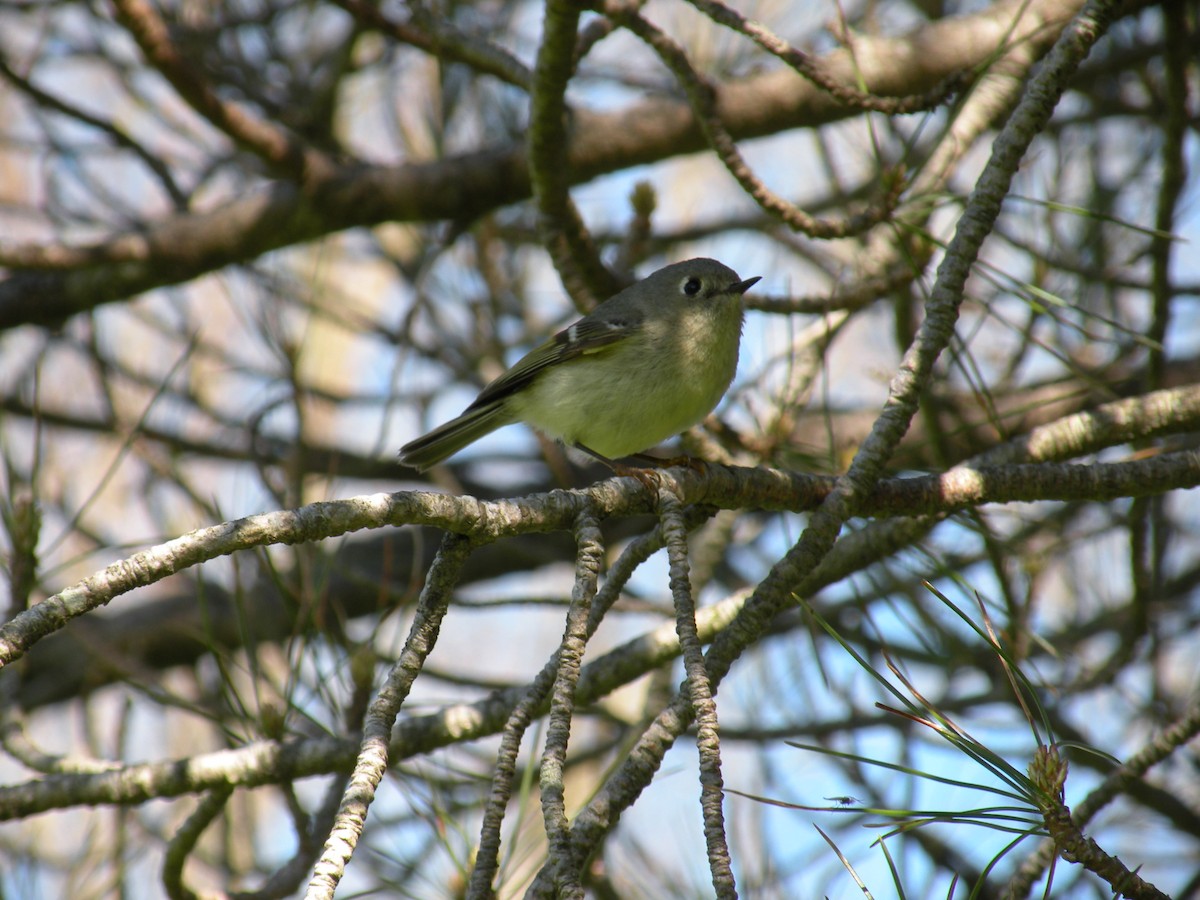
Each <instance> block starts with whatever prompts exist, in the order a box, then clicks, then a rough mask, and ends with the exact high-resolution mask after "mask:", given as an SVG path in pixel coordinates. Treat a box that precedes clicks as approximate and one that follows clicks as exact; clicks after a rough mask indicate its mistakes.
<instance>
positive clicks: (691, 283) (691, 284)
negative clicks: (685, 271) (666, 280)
mask: <svg viewBox="0 0 1200 900" xmlns="http://www.w3.org/2000/svg"><path fill="white" fill-rule="evenodd" d="M680 289H681V290H682V291H683V292H684V293H685V294H687V295H688V296H689V297H695V296H696V295H697V294H698V293H700V279H699V278H696V277H695V276H693V277H691V278H687V279H684V282H683V284H682V285H680Z"/></svg>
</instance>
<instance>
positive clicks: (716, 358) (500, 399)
mask: <svg viewBox="0 0 1200 900" xmlns="http://www.w3.org/2000/svg"><path fill="white" fill-rule="evenodd" d="M759 280H760V277H759V276H755V277H753V278H747V279H744V280H743V279H740V278H739V277H738V275H737V273H736V272H735V271H734V270H733V269H731V268H729V267H728V266H726V265H724V264H722V263H720V262H717V261H716V260H714V259H707V258H697V259H688V260H684V261H682V262H677V263H674V264H672V265H668V266H665V267H664V268H661V269H659V270H657V271H656V272H654V273H652V274H650V275H648V276H647V277H646V278H644V279H642V280H641V281H638V282H635V283H634V284H632V285H630V286H629V287H627V288H625V289H624V290H622V291H620V292H618V293H617V294H614V295H613V296H612V297H610V298H609V299H607V300H605V301H604V302H603V303H601V304H600V305H598V306H597V307H596V308H595V309H594V310H592V312H590V313H589V314H588V315H586V316H584V317H583V318H582V319H580V320H579V321H577V322H575V323H574V324H573V325H570V326H568V327H567V328H564V329H563V330H562V331H560V332H558V333H557V334H555V335H554V336H553V337H551V338H549V339H548V340H547V341H545V342H544V343H543V344H541V345H539V346H538V347H535V348H534V349H533V350H531V351H530V352H529V353H527V354H525V356H523V357H521V359H519V360H518V361H517V362H516V363H515V364H514V365H513V366H512V367H511V368H509V369H508V370H507V371H506V372H504V373H503V374H502V375H500V376H499V377H498V378H496V379H495V380H494V381H492V382H491V383H490V384H488V385H487V386H486V387H485V388H484V389H483V390H482V391H480V393H479V396H478V397H476V398H475V400H474V401H473V402H472V403H471V404H470V406H468V407H467V408H466V409H465V410H464V411H463V412H462V414H461V415H459V416H458V417H457V418H455V419H452V420H451V421H449V422H447V423H445V424H444V425H441V426H439V427H437V428H435V429H433V430H432V431H430V432H429V433H428V434H425V435H422V436H421V437H419V438H417V439H415V440H413V441H410V442H409V443H407V444H405V445H404V446H403V447H402V448H401V449H400V454H399V457H400V462H401V463H403V464H405V465H408V466H412V467H413V468H415V469H417V470H418V471H420V472H424V471H425V470H427V469H429V468H430V467H432V466H435V465H437V464H438V463H440V462H442V461H443V460H445V459H446V458H448V457H450V456H452V455H453V454H455V453H457V452H458V451H459V450H461V449H463V448H464V447H466V446H467V445H468V444H471V443H474V442H475V441H477V440H479V439H480V438H481V437H483V436H485V435H487V434H490V433H491V432H492V431H495V430H496V429H497V428H500V427H502V426H504V425H508V424H511V423H513V422H525V423H526V424H528V425H531V426H532V427H533V428H535V429H537V430H538V431H540V432H542V433H543V434H545V435H547V436H549V437H551V438H554V439H557V440H559V441H561V442H562V443H563V444H565V445H566V446H569V447H574V448H576V449H577V450H581V451H583V452H584V453H586V454H588V455H590V456H592V457H594V458H596V459H598V460H600V461H601V462H603V463H605V464H606V465H608V466H610V467H611V468H613V469H614V470H616V471H621V466H620V465H619V464H618V463H617V462H616V460H617V459H619V458H620V457H627V456H633V455H640V454H641V451H644V450H647V449H649V448H651V447H654V446H656V445H657V444H659V443H660V442H662V441H663V440H666V439H667V438H669V437H672V436H673V435H676V434H679V433H680V432H682V431H686V430H687V429H688V428H690V427H692V426H693V425H695V424H696V423H697V422H699V421H700V420H701V419H703V418H704V417H705V416H706V415H708V414H709V413H710V412H712V410H713V409H714V408H715V407H716V405H717V403H719V402H720V400H721V398H722V397H723V396H724V395H725V392H726V391H727V390H728V389H729V385H730V383H731V382H732V381H733V376H734V372H735V371H736V369H737V360H738V350H739V346H740V344H741V334H742V320H743V310H742V295H743V294H745V292H746V291H747V290H749V289H750V288H751V287H752V286H753V285H754V284H756V283H757V282H758V281H759ZM642 459H643V460H645V459H647V458H646V457H642Z"/></svg>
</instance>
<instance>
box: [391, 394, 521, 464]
mask: <svg viewBox="0 0 1200 900" xmlns="http://www.w3.org/2000/svg"><path fill="white" fill-rule="evenodd" d="M512 421H513V419H512V416H510V415H509V414H508V413H506V412H505V410H504V404H502V403H489V404H487V405H485V406H481V407H480V408H478V409H468V410H467V411H466V412H464V413H463V414H462V415H461V416H459V417H458V418H457V419H451V420H450V421H449V422H447V423H446V424H445V425H440V426H438V427H437V428H435V429H433V431H431V432H429V434H426V435H422V436H421V437H419V438H417V439H416V440H415V441H410V442H409V443H407V444H405V445H404V446H403V447H401V448H400V462H402V463H404V464H405V465H406V466H412V467H413V468H414V469H416V470H417V471H418V472H424V471H425V470H426V469H428V468H429V467H430V466H435V465H437V464H438V463H440V462H441V461H442V460H443V459H445V458H446V457H447V456H452V455H453V454H455V453H457V452H458V451H459V450H461V449H462V448H463V447H465V446H467V444H470V443H473V442H474V441H477V440H479V439H480V438H481V437H483V436H484V435H485V434H490V433H491V432H493V431H495V430H496V429H497V428H499V427H500V426H502V425H507V424H509V423H510V422H512Z"/></svg>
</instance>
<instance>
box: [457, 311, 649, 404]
mask: <svg viewBox="0 0 1200 900" xmlns="http://www.w3.org/2000/svg"><path fill="white" fill-rule="evenodd" d="M640 327H641V317H640V316H636V315H629V316H622V317H612V318H610V317H605V318H593V317H592V316H586V317H585V318H582V319H580V320H579V321H578V322H576V323H575V324H574V325H572V326H570V327H569V328H564V329H563V330H562V331H560V332H559V333H558V334H556V335H554V337H552V338H550V339H549V340H548V341H546V342H545V343H544V344H542V345H540V346H538V347H535V348H534V349H533V350H530V351H529V352H528V353H526V354H525V355H524V356H523V357H521V358H520V359H519V360H518V361H517V362H516V363H515V364H514V365H513V367H512V368H511V369H509V370H508V371H507V372H505V373H504V374H503V375H501V376H500V377H499V378H497V379H496V380H495V381H493V382H492V383H491V384H489V385H488V386H487V387H485V388H484V389H483V390H482V391H481V392H480V394H479V396H478V397H476V398H475V402H473V403H472V404H471V405H470V406H469V407H467V409H476V408H478V407H480V406H484V405H486V404H489V403H495V402H497V401H500V400H503V399H504V398H505V397H507V396H509V395H511V394H514V393H516V392H517V391H519V390H521V389H522V388H524V387H525V386H527V385H528V384H529V383H530V382H532V381H533V379H534V378H536V377H537V376H538V373H540V372H541V371H542V370H543V369H546V368H548V367H550V366H554V365H558V364H559V363H564V362H567V361H568V360H572V359H576V358H577V357H580V356H585V355H587V354H589V353H598V352H600V351H601V350H604V349H605V348H607V347H611V346H612V345H613V344H615V343H617V341H620V340H622V339H623V338H626V337H628V336H629V335H631V334H633V333H635V332H636V331H637V330H638V328H640Z"/></svg>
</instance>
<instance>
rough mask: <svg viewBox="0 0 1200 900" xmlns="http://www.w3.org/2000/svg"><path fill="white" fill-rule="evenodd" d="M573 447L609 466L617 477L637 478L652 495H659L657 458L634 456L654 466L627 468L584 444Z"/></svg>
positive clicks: (641, 455)
mask: <svg viewBox="0 0 1200 900" xmlns="http://www.w3.org/2000/svg"><path fill="white" fill-rule="evenodd" d="M573 446H574V447H575V449H576V450H582V451H583V452H584V453H586V454H587V455H588V456H590V457H592V458H593V459H598V460H599V461H600V462H602V463H604V464H605V465H606V466H608V467H609V468H610V469H612V470H613V473H614V474H615V475H618V476H624V475H629V476H631V477H633V478H636V479H637V480H638V481H640V482H641V483H642V484H643V485H644V486H645V487H646V490H648V491H650V492H651V493H652V494H655V495H657V494H658V488H659V480H658V472H656V471H655V469H656V468H657V461H656V460H655V458H654V457H653V456H645V455H643V454H641V453H636V454H634V457H636V458H638V459H641V460H646V461H649V462H651V463H653V465H652V466H651V467H645V466H641V467H639V466H627V465H624V464H622V463H619V462H617V461H616V460H615V459H609V458H608V457H607V456H604V455H603V454H600V453H597V452H596V451H595V450H592V449H591V448H590V447H585V446H584V445H583V444H581V443H579V442H578V441H576V442H575V444H574V445H573Z"/></svg>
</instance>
